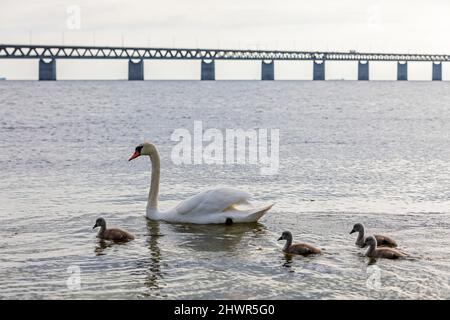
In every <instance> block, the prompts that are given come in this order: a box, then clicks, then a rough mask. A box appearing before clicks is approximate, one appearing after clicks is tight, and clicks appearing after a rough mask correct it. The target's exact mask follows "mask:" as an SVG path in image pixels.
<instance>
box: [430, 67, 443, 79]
mask: <svg viewBox="0 0 450 320" xmlns="http://www.w3.org/2000/svg"><path fill="white" fill-rule="evenodd" d="M432 80H433V81H442V62H438V63H436V62H433V75H432Z"/></svg>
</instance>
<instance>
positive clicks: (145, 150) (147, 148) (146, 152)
mask: <svg viewBox="0 0 450 320" xmlns="http://www.w3.org/2000/svg"><path fill="white" fill-rule="evenodd" d="M155 151H156V147H155V145H153V144H151V143H149V142H144V143H141V144H140V145H138V146H137V147H136V149H134V153H133V155H132V156H131V157H130V159H128V161H131V160H133V159H136V158H137V157H139V156H151V155H152V154H153V153H155Z"/></svg>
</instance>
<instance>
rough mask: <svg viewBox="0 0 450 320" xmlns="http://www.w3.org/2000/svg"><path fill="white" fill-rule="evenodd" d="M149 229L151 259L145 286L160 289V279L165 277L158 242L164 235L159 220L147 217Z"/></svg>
mask: <svg viewBox="0 0 450 320" xmlns="http://www.w3.org/2000/svg"><path fill="white" fill-rule="evenodd" d="M147 231H148V234H147V237H146V243H147V246H148V249H149V250H150V260H149V266H148V273H147V276H146V278H145V286H146V287H147V288H149V289H151V290H152V291H153V290H159V289H160V285H159V280H160V279H161V278H162V277H163V273H162V271H161V249H160V247H159V243H158V242H159V239H160V237H162V236H164V235H162V234H161V233H160V225H159V221H153V220H148V219H147Z"/></svg>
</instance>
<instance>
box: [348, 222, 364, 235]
mask: <svg viewBox="0 0 450 320" xmlns="http://www.w3.org/2000/svg"><path fill="white" fill-rule="evenodd" d="M354 232H364V225H363V224H362V223H357V224H355V225H354V226H353V229H352V231H350V234H352V233H354Z"/></svg>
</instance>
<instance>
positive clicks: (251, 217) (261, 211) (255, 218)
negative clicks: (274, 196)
mask: <svg viewBox="0 0 450 320" xmlns="http://www.w3.org/2000/svg"><path fill="white" fill-rule="evenodd" d="M274 205H275V203H272V204H269V205H267V206H265V207H263V208H261V209H258V211H256V212H253V213H251V214H249V215H248V216H247V217H246V220H248V222H256V221H258V220H259V219H261V217H262V216H263V215H264V214H265V213H266V212H267V211H269V210H270V209H271V208H272V207H273V206H274Z"/></svg>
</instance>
